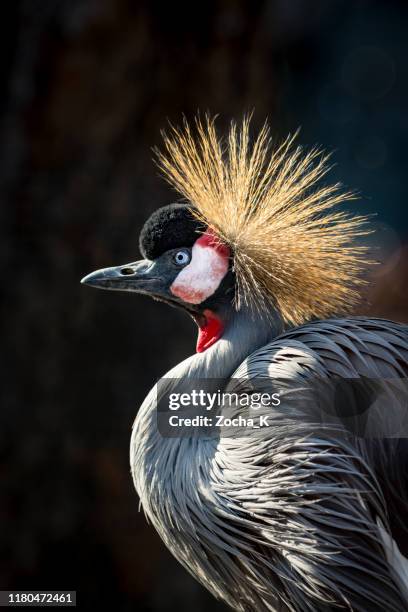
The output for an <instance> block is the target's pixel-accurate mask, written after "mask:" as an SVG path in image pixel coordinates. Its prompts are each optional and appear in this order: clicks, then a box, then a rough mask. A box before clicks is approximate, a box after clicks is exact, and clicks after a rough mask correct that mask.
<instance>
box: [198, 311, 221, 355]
mask: <svg viewBox="0 0 408 612" xmlns="http://www.w3.org/2000/svg"><path fill="white" fill-rule="evenodd" d="M204 316H205V318H206V322H205V324H204V325H200V327H199V330H198V338H197V346H196V351H197V353H202V352H203V351H205V350H206V349H208V348H209V347H210V346H212V345H213V344H214V342H217V340H219V339H220V338H221V336H222V332H223V331H224V324H223V322H222V321H221V319H220V318H218V317H217V316H216V315H215V314H214V313H213V312H212V311H211V310H204Z"/></svg>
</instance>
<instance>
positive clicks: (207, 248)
mask: <svg viewBox="0 0 408 612" xmlns="http://www.w3.org/2000/svg"><path fill="white" fill-rule="evenodd" d="M139 247H140V251H141V253H142V255H143V257H144V259H142V260H140V261H136V262H132V263H128V264H125V265H121V266H116V267H112V268H104V269H102V270H97V271H96V272H92V273H91V274H88V276H86V277H85V278H83V279H82V281H81V282H82V283H84V284H85V285H90V286H91V287H97V288H100V289H109V290H114V291H115V290H116V291H133V292H136V293H144V294H147V295H150V296H151V297H153V298H154V299H156V300H160V301H162V302H165V303H167V304H169V305H171V306H175V307H178V308H181V309H183V310H184V311H185V312H187V313H188V314H189V315H190V316H191V317H192V318H193V319H194V320H195V322H196V323H197V326H198V330H199V333H198V339H197V352H202V351H204V350H205V349H207V348H209V347H210V346H211V345H212V344H214V342H216V341H217V340H218V339H219V338H220V337H221V336H222V333H223V331H224V329H225V326H226V324H227V322H228V318H229V314H230V313H231V311H232V310H233V307H232V302H233V298H234V284H235V283H234V274H233V272H232V267H231V263H232V260H231V256H230V255H231V251H230V248H229V247H228V246H227V245H226V244H224V243H222V242H221V241H220V240H219V238H218V237H217V236H216V235H215V234H214V233H213V232H212V231H211V229H209V228H208V227H206V226H205V224H203V223H202V222H201V221H199V220H198V219H197V218H196V217H195V216H194V214H193V212H192V209H191V207H190V206H188V205H184V204H170V205H169V206H164V207H163V208H160V209H158V210H156V211H155V212H154V213H153V214H152V215H151V217H150V218H149V219H148V220H147V221H146V223H145V225H144V227H143V229H142V231H141V233H140V240H139Z"/></svg>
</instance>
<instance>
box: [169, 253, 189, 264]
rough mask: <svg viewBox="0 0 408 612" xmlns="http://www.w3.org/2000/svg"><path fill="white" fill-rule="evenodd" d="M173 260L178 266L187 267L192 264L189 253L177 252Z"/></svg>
mask: <svg viewBox="0 0 408 612" xmlns="http://www.w3.org/2000/svg"><path fill="white" fill-rule="evenodd" d="M173 260H174V263H176V264H177V265H178V266H185V265H186V264H188V263H189V262H190V253H189V252H188V251H177V253H175V254H174V256H173Z"/></svg>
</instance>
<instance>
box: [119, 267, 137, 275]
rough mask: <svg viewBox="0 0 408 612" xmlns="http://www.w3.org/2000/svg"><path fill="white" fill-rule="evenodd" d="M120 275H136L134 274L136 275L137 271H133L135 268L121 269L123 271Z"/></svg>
mask: <svg viewBox="0 0 408 612" xmlns="http://www.w3.org/2000/svg"><path fill="white" fill-rule="evenodd" d="M120 273H121V274H122V275H123V276H130V275H131V274H134V273H135V271H134V269H133V268H122V269H121V271H120Z"/></svg>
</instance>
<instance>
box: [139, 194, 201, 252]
mask: <svg viewBox="0 0 408 612" xmlns="http://www.w3.org/2000/svg"><path fill="white" fill-rule="evenodd" d="M205 230H206V226H205V225H204V224H203V223H201V222H200V221H198V220H197V219H196V218H195V217H194V216H193V214H192V212H191V206H188V205H187V204H169V205H168V206H163V207H162V208H159V209H158V210H156V211H155V212H154V213H153V214H152V215H151V216H150V217H149V219H148V220H147V221H146V223H145V224H144V226H143V228H142V231H141V232H140V238H139V248H140V252H141V253H142V255H143V257H144V258H145V259H156V257H159V256H160V255H162V254H163V253H164V252H165V251H168V250H170V249H177V248H179V247H191V246H193V244H194V243H195V241H196V240H197V238H198V237H199V235H200V234H202V233H203V232H204V231H205Z"/></svg>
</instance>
